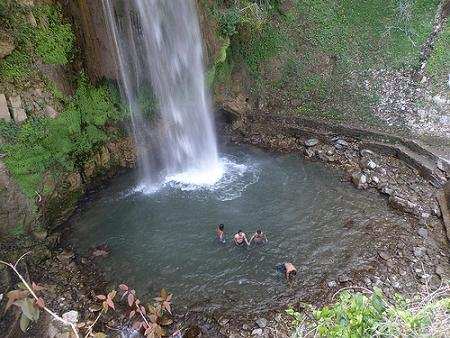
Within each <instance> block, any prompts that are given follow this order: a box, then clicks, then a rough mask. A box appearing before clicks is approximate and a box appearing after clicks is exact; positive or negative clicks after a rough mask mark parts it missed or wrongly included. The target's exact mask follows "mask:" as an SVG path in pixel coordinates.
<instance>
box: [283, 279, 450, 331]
mask: <svg viewBox="0 0 450 338" xmlns="http://www.w3.org/2000/svg"><path fill="white" fill-rule="evenodd" d="M416 298H417V299H414V300H409V301H408V300H406V299H405V298H403V297H401V296H396V298H395V300H394V301H393V302H392V303H390V302H388V300H386V298H385V297H384V295H383V294H382V292H381V291H380V290H379V289H375V290H374V291H373V293H371V294H370V295H366V294H362V293H349V292H347V291H344V292H342V293H341V294H340V296H339V299H338V301H336V302H335V303H334V304H332V305H330V306H325V307H323V308H321V309H317V310H314V309H313V317H314V320H315V321H314V322H311V321H309V320H308V319H307V316H305V315H303V314H302V313H300V312H297V311H295V310H293V309H288V310H286V313H287V314H288V315H290V316H291V317H292V318H293V324H294V326H295V327H296V332H295V334H294V337H310V336H318V337H339V338H340V337H347V338H358V337H444V336H445V335H446V333H448V332H449V329H450V327H449V323H450V284H444V285H443V286H441V287H440V288H439V289H437V290H433V291H431V290H427V291H426V292H425V293H424V294H422V295H418V296H417V297H416Z"/></svg>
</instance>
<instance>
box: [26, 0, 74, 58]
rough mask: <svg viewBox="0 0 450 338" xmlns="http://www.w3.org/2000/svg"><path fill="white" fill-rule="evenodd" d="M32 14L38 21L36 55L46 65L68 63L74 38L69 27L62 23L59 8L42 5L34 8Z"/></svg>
mask: <svg viewBox="0 0 450 338" xmlns="http://www.w3.org/2000/svg"><path fill="white" fill-rule="evenodd" d="M34 13H35V15H36V17H37V19H38V21H39V27H38V28H37V30H36V34H35V45H36V52H37V54H38V55H39V56H40V57H41V58H42V60H43V61H44V63H47V64H59V65H64V64H67V63H69V62H70V61H71V60H72V48H73V44H74V41H75V36H74V34H73V32H72V28H71V25H70V24H65V23H63V21H62V11H61V8H60V7H57V6H50V5H42V6H38V7H36V9H35V11H34Z"/></svg>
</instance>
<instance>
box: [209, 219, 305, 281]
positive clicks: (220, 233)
mask: <svg viewBox="0 0 450 338" xmlns="http://www.w3.org/2000/svg"><path fill="white" fill-rule="evenodd" d="M216 238H217V240H218V241H219V242H220V243H225V226H224V225H223V224H219V225H218V226H217V228H216ZM233 241H234V244H235V245H237V246H244V245H247V246H250V245H251V244H252V243H255V244H264V243H267V242H268V239H267V236H266V234H265V233H263V232H262V230H261V229H258V230H256V232H255V233H254V234H253V236H252V237H251V238H250V240H248V239H247V235H246V234H245V232H243V231H242V230H239V231H238V232H236V234H235V235H234V237H233ZM276 269H277V271H278V272H280V273H282V274H284V275H285V277H286V279H287V280H290V279H291V278H293V277H295V276H296V274H297V269H296V268H295V266H294V265H293V264H292V263H290V262H286V263H280V264H277V266H276Z"/></svg>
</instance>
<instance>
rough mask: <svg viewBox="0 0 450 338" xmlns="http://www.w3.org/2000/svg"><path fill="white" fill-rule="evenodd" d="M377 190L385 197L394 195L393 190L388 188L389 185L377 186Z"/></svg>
mask: <svg viewBox="0 0 450 338" xmlns="http://www.w3.org/2000/svg"><path fill="white" fill-rule="evenodd" d="M377 188H378V189H379V190H380V192H381V193H382V194H385V195H388V196H391V195H393V194H394V189H392V188H391V187H389V185H387V184H386V183H383V184H379V185H378V186H377Z"/></svg>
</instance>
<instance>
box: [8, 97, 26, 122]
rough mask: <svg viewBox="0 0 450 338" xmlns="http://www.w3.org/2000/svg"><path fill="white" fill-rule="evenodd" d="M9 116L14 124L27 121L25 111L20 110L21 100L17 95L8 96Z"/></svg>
mask: <svg viewBox="0 0 450 338" xmlns="http://www.w3.org/2000/svg"><path fill="white" fill-rule="evenodd" d="M9 103H10V105H11V115H12V117H13V119H14V121H15V122H16V123H21V122H23V121H25V120H26V119H27V114H26V113H25V109H23V108H22V100H21V98H20V96H19V95H16V96H10V97H9Z"/></svg>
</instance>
